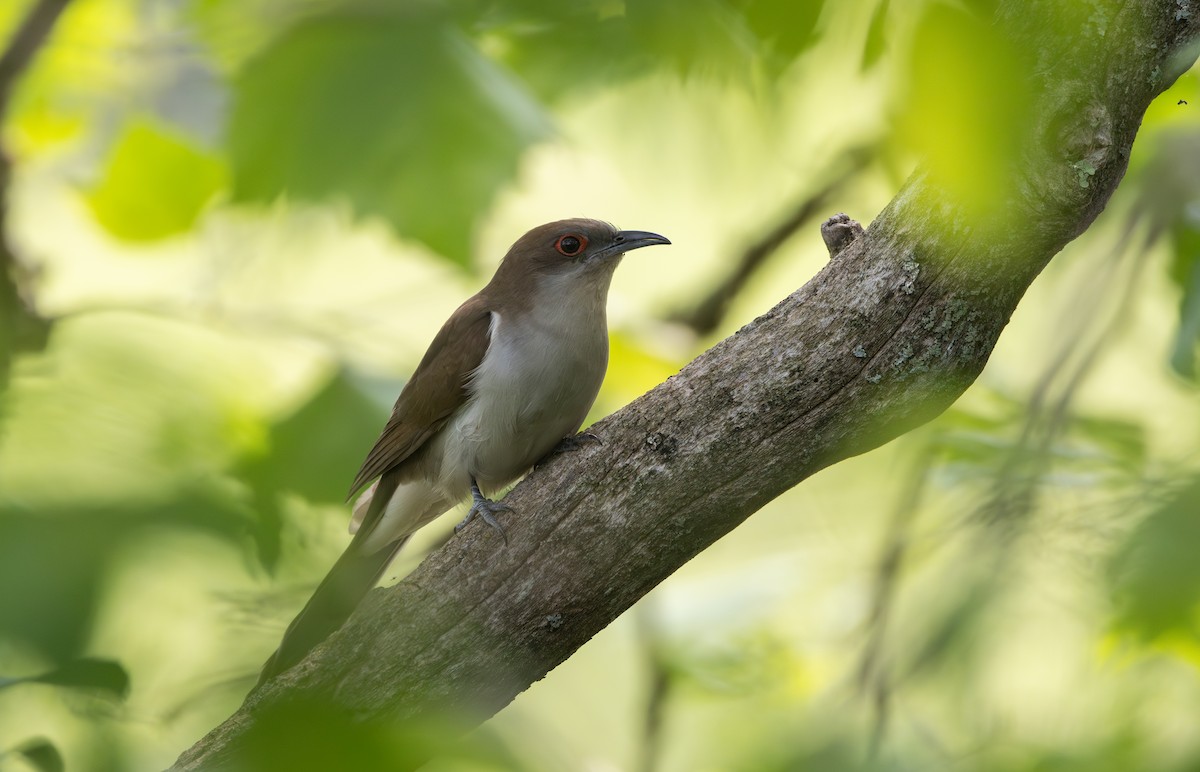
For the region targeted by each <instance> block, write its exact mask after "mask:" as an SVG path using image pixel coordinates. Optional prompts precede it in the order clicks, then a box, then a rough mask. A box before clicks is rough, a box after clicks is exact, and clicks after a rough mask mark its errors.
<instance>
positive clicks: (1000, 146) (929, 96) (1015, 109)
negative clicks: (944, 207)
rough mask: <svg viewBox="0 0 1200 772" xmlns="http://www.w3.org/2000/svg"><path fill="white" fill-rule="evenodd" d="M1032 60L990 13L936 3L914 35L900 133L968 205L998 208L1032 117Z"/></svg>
mask: <svg viewBox="0 0 1200 772" xmlns="http://www.w3.org/2000/svg"><path fill="white" fill-rule="evenodd" d="M1028 65H1029V63H1028V61H1027V60H1026V59H1024V58H1023V57H1022V56H1021V53H1020V52H1019V51H1018V50H1017V48H1016V47H1015V45H1014V44H1013V43H1012V42H1011V41H1009V40H1007V39H1006V38H1005V37H1004V36H1003V33H1002V32H1001V31H1000V30H999V29H997V28H995V27H993V26H991V24H990V23H989V21H988V20H987V19H986V18H980V17H979V16H975V15H971V14H968V13H965V12H963V11H960V10H955V9H952V8H949V7H947V6H935V7H934V8H933V9H932V10H930V11H929V12H928V13H927V14H926V16H925V18H924V19H923V20H922V24H921V27H920V29H919V30H918V32H917V36H916V39H915V40H914V41H913V54H912V60H911V65H910V66H911V78H912V84H911V93H910V95H909V97H908V99H907V100H905V103H904V105H903V107H902V110H901V115H900V119H899V121H898V126H897V128H898V135H899V140H900V141H901V142H902V143H903V144H905V145H906V146H907V147H908V148H909V149H911V150H913V151H915V152H916V154H917V155H918V156H919V157H920V158H921V159H922V160H923V161H924V162H925V163H926V164H927V167H926V168H927V169H928V170H929V173H930V175H931V177H932V178H933V179H934V180H935V181H936V182H937V183H938V184H939V185H940V186H942V187H944V188H945V189H946V190H948V191H949V192H950V194H951V195H952V196H953V197H954V198H955V199H957V200H958V201H959V202H960V203H961V204H963V205H964V206H966V207H967V208H968V210H970V211H974V212H978V213H987V212H990V211H995V210H997V209H998V208H999V204H1000V203H1001V202H1003V201H1004V200H1005V198H1006V197H1007V196H1008V185H1010V184H1012V178H1013V175H1012V168H1013V164H1014V163H1015V162H1016V161H1017V157H1018V154H1019V152H1020V143H1021V141H1022V138H1023V136H1024V135H1025V133H1026V131H1027V128H1028V126H1029V125H1030V120H1029V110H1030V103H1031V93H1030V88H1031V81H1030V74H1029V70H1028Z"/></svg>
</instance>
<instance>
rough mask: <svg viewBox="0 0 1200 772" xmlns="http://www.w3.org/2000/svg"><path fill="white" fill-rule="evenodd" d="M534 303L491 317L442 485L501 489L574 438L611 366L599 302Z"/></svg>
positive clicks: (449, 441) (451, 434) (450, 441)
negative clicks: (471, 480)
mask: <svg viewBox="0 0 1200 772" xmlns="http://www.w3.org/2000/svg"><path fill="white" fill-rule="evenodd" d="M550 291H553V288H550ZM538 300H540V301H544V302H535V305H534V309H535V310H533V311H530V312H527V313H524V314H520V315H517V314H513V315H511V318H507V319H506V318H505V317H504V316H503V315H501V314H498V313H493V314H492V323H491V344H490V345H489V347H488V351H487V354H486V355H485V356H484V358H483V362H482V363H481V364H480V365H479V367H478V369H477V370H476V371H475V374H474V376H473V378H472V383H471V397H470V398H469V401H468V404H467V405H466V406H465V408H464V409H463V410H462V411H461V412H460V413H459V414H458V415H457V416H456V417H455V418H454V419H452V422H451V425H450V426H449V427H447V428H448V429H449V431H447V432H446V433H445V437H446V445H445V455H444V456H443V458H444V463H443V466H442V469H443V478H444V479H445V476H446V474H447V473H448V474H449V475H451V476H453V477H455V478H458V479H457V480H455V481H454V482H458V481H459V480H461V479H463V477H464V476H469V475H474V476H475V477H476V478H477V479H478V481H479V484H480V485H481V486H482V487H483V488H484V489H485V490H494V489H496V488H499V487H502V486H504V485H505V484H507V483H509V482H511V481H512V480H513V479H515V478H516V477H517V476H519V475H520V474H522V473H523V472H524V471H525V470H527V469H528V468H529V467H531V466H532V465H533V464H534V463H535V462H537V461H538V460H539V459H540V458H542V457H543V456H545V455H546V453H548V452H549V451H550V450H551V449H552V448H553V447H554V446H555V445H557V444H558V442H559V441H560V440H562V438H563V437H566V436H569V435H571V434H574V433H575V432H576V431H577V430H578V429H579V426H580V424H581V423H583V419H584V418H585V417H586V416H587V412H588V410H589V409H590V408H591V406H592V403H593V402H594V401H595V399H596V394H597V392H599V390H600V383H601V381H602V380H603V379H604V371H605V369H606V368H607V366H608V332H607V327H606V324H605V318H604V305H603V298H600V299H598V300H599V302H598V303H595V302H583V303H580V302H573V301H576V300H580V299H578V298H571V297H553V298H539V299H538ZM447 482H451V480H447ZM451 484H454V483H451Z"/></svg>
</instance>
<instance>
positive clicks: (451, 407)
mask: <svg viewBox="0 0 1200 772" xmlns="http://www.w3.org/2000/svg"><path fill="white" fill-rule="evenodd" d="M491 317H492V314H491V311H490V310H489V309H488V307H487V305H486V304H485V302H484V301H483V299H482V298H480V297H479V296H478V295H476V296H475V297H473V298H471V299H470V300H468V301H467V302H466V303H463V304H462V305H461V306H459V308H458V310H457V311H455V312H454V314H453V315H452V316H451V317H450V318H449V319H448V320H447V321H446V323H445V324H444V325H442V329H441V330H440V331H439V332H438V334H437V336H436V337H435V338H434V339H433V343H431V344H429V350H428V351H426V352H425V356H424V357H423V358H422V359H421V364H419V365H417V370H416V372H414V373H413V375H412V378H410V379H409V381H408V383H407V384H405V386H404V389H403V390H402V391H401V392H400V397H399V398H398V399H397V400H396V406H395V407H393V408H392V417H391V418H389V419H388V422H387V426H385V427H383V433H382V434H380V435H379V439H378V440H376V441H375V447H373V448H371V452H370V453H368V454H367V458H366V460H365V461H363V465H362V468H361V469H359V470H358V474H357V475H356V476H355V478H354V483H353V484H352V485H351V486H350V495H351V496H353V495H354V493H355V492H356V491H357V490H358V489H360V488H362V487H363V486H364V485H366V484H367V483H368V482H370V481H371V480H373V479H375V478H376V477H379V476H380V475H382V474H384V473H386V472H388V471H390V470H392V469H395V468H396V467H397V466H399V465H400V464H402V463H404V461H405V459H407V458H408V457H409V456H411V455H412V454H413V453H414V452H415V451H416V450H417V449H418V448H420V447H421V445H423V444H424V443H425V441H426V440H428V439H429V438H430V437H431V436H432V435H433V433H434V432H436V431H437V430H438V429H440V428H441V427H442V424H444V423H446V419H448V418H449V417H450V415H451V414H452V413H454V411H455V410H457V409H458V408H459V406H461V405H462V404H463V402H465V401H466V399H467V384H468V381H469V379H470V376H471V373H472V372H473V371H474V370H475V368H477V367H479V363H480V362H482V361H483V355H484V354H485V353H486V352H487V347H488V340H489V337H490V336H489V326H490V325H491Z"/></svg>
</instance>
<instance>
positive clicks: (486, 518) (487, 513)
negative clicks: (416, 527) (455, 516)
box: [454, 477, 512, 544]
mask: <svg viewBox="0 0 1200 772" xmlns="http://www.w3.org/2000/svg"><path fill="white" fill-rule="evenodd" d="M511 511H512V507H510V506H509V505H507V504H504V503H501V502H499V501H492V500H491V499H489V498H487V497H486V496H484V495H483V494H482V493H481V492H480V491H479V483H478V482H476V481H475V478H474V477H472V478H471V509H470V510H469V511H468V512H467V516H466V517H464V518H463V519H462V522H461V523H459V524H458V525H456V526H454V532H455V533H458V532H459V531H461V530H462V529H464V528H466V527H467V523H469V522H471V520H473V519H474V518H475V516H476V515H478V516H479V517H480V518H482V519H483V522H485V523H487V524H488V525H490V526H491V527H492V528H495V529H496V530H497V531H499V532H500V536H501V537H502V538H503V539H504V543H505V544H508V534H507V533H505V532H504V526H502V525H500V521H499V520H497V519H496V515H497V514H499V513H500V512H511Z"/></svg>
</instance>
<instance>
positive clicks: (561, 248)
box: [554, 233, 588, 257]
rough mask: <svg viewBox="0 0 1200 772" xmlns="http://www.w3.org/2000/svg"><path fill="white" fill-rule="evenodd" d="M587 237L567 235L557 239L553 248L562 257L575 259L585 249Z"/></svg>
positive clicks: (573, 234) (578, 234) (576, 234)
mask: <svg viewBox="0 0 1200 772" xmlns="http://www.w3.org/2000/svg"><path fill="white" fill-rule="evenodd" d="M587 245H588V240H587V236H584V235H583V234H580V233H567V234H564V235H562V236H559V237H558V240H557V241H555V242H554V248H555V249H556V250H558V254H560V255H563V256H564V257H576V256H577V255H578V254H579V253H580V252H582V251H583V250H585V249H587Z"/></svg>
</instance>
